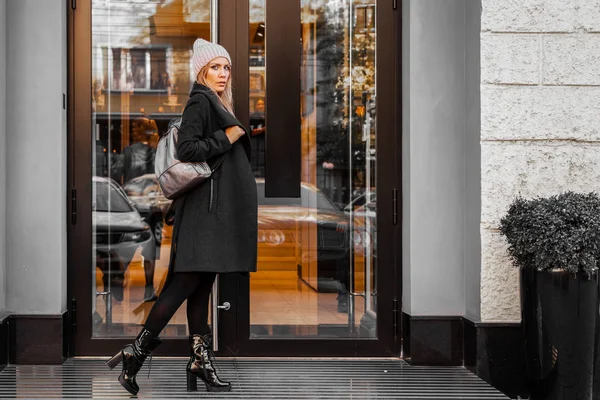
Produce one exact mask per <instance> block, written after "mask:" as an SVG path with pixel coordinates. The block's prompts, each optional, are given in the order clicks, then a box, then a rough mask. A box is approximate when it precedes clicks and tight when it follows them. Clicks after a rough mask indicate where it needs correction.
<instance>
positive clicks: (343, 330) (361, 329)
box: [249, 0, 377, 339]
mask: <svg viewBox="0 0 600 400" xmlns="http://www.w3.org/2000/svg"><path fill="white" fill-rule="evenodd" d="M301 5H302V14H301V21H300V26H301V34H302V49H303V53H302V64H301V77H300V79H301V88H302V93H301V96H302V98H301V110H298V112H300V113H301V116H302V126H301V131H302V188H301V198H299V199H289V198H265V196H264V179H263V178H264V140H265V136H267V135H269V134H277V133H276V132H273V133H271V132H269V131H268V127H266V126H265V117H264V104H265V100H266V104H267V107H268V104H269V99H265V90H264V88H265V85H266V84H267V83H268V75H267V71H265V57H267V56H268V55H267V54H265V38H266V40H268V35H269V27H268V21H266V18H265V1H264V0H251V1H250V32H249V33H250V35H249V37H250V71H249V74H250V75H249V79H250V112H251V117H250V121H251V122H250V124H251V128H252V140H253V160H252V167H253V170H254V173H255V176H256V177H257V178H256V179H257V185H258V203H259V239H258V241H259V243H258V249H259V251H258V256H259V258H258V271H257V272H256V273H253V274H251V279H250V285H251V286H250V289H251V291H250V293H251V294H250V297H251V298H250V313H251V315H250V324H251V337H253V338H282V337H284V338H294V337H316V338H367V339H368V338H376V337H377V332H376V317H377V314H376V312H377V290H376V286H375V282H376V278H377V251H376V248H377V246H376V243H377V237H376V232H377V229H376V187H375V183H376V161H375V160H376V154H375V145H376V115H375V104H376V100H375V99H376V96H375V95H376V93H375V37H376V30H375V0H338V1H329V2H325V1H320V0H319V1H317V0H315V1H310V0H302V1H301ZM271 101H276V100H273V99H271ZM267 113H268V110H267ZM274 118H275V117H274Z"/></svg>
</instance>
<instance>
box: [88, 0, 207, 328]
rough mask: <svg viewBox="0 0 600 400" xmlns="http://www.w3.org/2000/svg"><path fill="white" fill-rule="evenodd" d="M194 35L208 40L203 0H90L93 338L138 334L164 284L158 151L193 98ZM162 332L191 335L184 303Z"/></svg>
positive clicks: (165, 238)
mask: <svg viewBox="0 0 600 400" xmlns="http://www.w3.org/2000/svg"><path fill="white" fill-rule="evenodd" d="M198 37H202V38H204V39H207V40H210V1H209V0H93V1H92V82H91V84H92V88H93V90H92V93H93V99H92V107H93V114H92V115H93V120H92V135H93V141H92V142H93V148H92V152H93V158H92V163H93V166H92V167H93V174H94V177H93V180H92V184H93V186H92V187H93V193H92V199H93V240H94V243H93V249H94V252H93V260H92V268H93V271H94V273H93V274H92V275H93V279H94V282H93V283H94V284H93V293H92V294H91V295H92V296H93V304H94V307H93V315H92V318H93V332H94V336H95V337H118V336H130V335H136V334H137V333H138V332H139V329H140V326H141V324H143V323H144V321H145V319H146V317H147V314H148V312H149V311H150V308H151V306H152V304H153V302H152V301H150V302H145V301H144V300H145V299H146V300H151V298H152V295H153V293H154V292H155V291H159V290H160V288H161V287H162V285H164V281H165V278H166V274H167V270H168V263H169V255H170V250H171V228H170V227H169V226H166V225H165V224H164V215H165V212H166V210H167V208H168V207H169V204H170V201H169V200H167V199H166V198H165V197H164V196H163V194H162V192H161V190H160V188H159V186H158V183H157V181H156V178H155V176H154V151H155V148H156V144H157V142H158V139H159V137H160V135H161V134H163V133H165V132H166V129H167V126H168V124H169V122H170V121H171V120H172V119H173V118H175V117H178V116H179V115H180V113H181V112H182V107H183V105H185V102H186V100H187V98H188V96H189V91H190V88H191V85H192V84H193V77H191V76H190V75H191V74H190V59H191V54H192V45H193V43H194V40H195V39H196V38H198ZM209 321H210V318H209ZM161 336H166V337H184V336H187V329H186V312H185V306H182V307H181V308H180V309H179V311H178V312H177V314H176V315H175V316H174V317H173V319H172V320H171V322H170V324H169V325H168V326H167V328H166V329H165V331H164V332H163V334H162V335H161Z"/></svg>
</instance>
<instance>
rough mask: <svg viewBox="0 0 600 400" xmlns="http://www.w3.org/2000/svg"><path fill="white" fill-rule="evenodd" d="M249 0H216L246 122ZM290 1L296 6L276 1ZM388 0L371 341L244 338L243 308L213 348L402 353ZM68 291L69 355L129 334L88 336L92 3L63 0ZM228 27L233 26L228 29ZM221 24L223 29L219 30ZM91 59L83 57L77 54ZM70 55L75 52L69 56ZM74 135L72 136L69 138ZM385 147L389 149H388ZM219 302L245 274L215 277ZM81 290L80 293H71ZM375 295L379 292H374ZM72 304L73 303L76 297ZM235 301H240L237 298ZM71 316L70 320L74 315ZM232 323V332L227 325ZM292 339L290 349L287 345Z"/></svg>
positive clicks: (248, 352)
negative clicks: (65, 1) (65, 15)
mask: <svg viewBox="0 0 600 400" xmlns="http://www.w3.org/2000/svg"><path fill="white" fill-rule="evenodd" d="M248 1H249V0H221V1H220V13H219V19H220V24H219V26H220V32H219V38H220V43H221V44H223V45H224V46H225V47H226V48H227V49H228V50H229V51H230V54H231V55H232V57H233V58H234V60H233V62H234V65H235V68H234V79H235V82H236V84H235V85H234V88H235V89H234V90H235V93H234V96H235V99H236V114H237V115H238V116H241V118H240V119H241V122H242V123H244V124H245V125H248V123H249V97H248V59H249V57H248V45H247V44H248V39H249V38H248V30H249V29H248V24H249V16H248ZM281 1H298V0H281ZM395 3H396V2H391V1H384V0H378V1H377V7H376V10H377V11H376V13H377V17H376V18H377V43H376V47H377V76H378V78H377V95H378V99H377V135H378V140H377V157H378V158H377V171H378V173H377V186H376V187H377V191H378V200H377V229H378V248H379V249H387V251H378V259H379V260H378V268H379V269H380V271H382V268H385V271H386V274H382V273H380V274H378V280H377V287H378V292H379V295H380V298H379V300H378V310H377V332H378V339H373V340H367V339H361V340H352V339H334V340H327V339H318V338H316V339H249V327H250V326H249V318H250V317H249V304H248V303H249V302H248V301H246V302H245V303H246V304H245V305H244V307H237V306H235V305H234V307H233V308H232V310H230V311H229V312H225V313H221V315H220V318H219V325H220V329H219V332H220V343H221V346H220V352H219V353H221V354H222V355H235V356H330V357H343V356H369V357H373V356H393V357H398V356H400V353H401V337H402V335H401V326H400V325H401V318H400V313H401V302H402V270H401V263H402V251H401V249H402V222H401V214H400V212H401V204H402V199H401V193H402V189H401V188H402V181H401V177H402V170H401V168H402V158H401V157H402V147H401V145H402V138H401V130H402V73H401V71H402V51H401V49H402V22H401V21H402V16H401V9H400V8H397V9H394V8H393V7H394V5H393V4H395ZM68 4H69V6H68V9H69V10H68V144H67V149H68V166H67V179H68V183H69V189H68V190H69V192H68V199H69V201H68V204H67V208H68V218H69V219H68V221H67V243H68V266H67V271H68V286H67V300H68V301H67V304H68V312H69V321H71V326H72V328H73V330H72V332H71V334H70V335H69V336H71V340H70V343H69V356H75V355H77V356H79V355H88V356H99V355H103V356H106V355H109V354H111V353H112V352H114V351H116V350H117V349H119V348H121V347H122V346H124V345H125V344H127V343H128V342H130V341H131V339H128V338H116V339H91V332H92V320H91V317H90V314H91V309H92V296H91V288H90V290H89V291H87V294H86V292H85V291H84V290H83V289H81V288H82V287H83V288H88V286H90V283H91V279H90V271H91V269H90V268H89V263H90V259H91V258H90V255H91V254H92V250H93V249H92V230H91V227H92V209H91V203H92V202H91V196H92V186H91V183H92V181H91V179H90V178H91V176H92V163H91V162H90V161H91V157H92V143H91V135H90V134H89V129H90V127H91V121H92V110H91V103H90V102H91V98H92V93H91V52H90V51H89V49H90V46H91V33H92V32H91V0H80V1H78V2H77V8H76V10H73V9H72V8H71V1H70V0H68ZM232 21H233V23H232ZM225 27H227V29H225ZM87 53H90V56H89V57H85V56H84V57H82V56H81V55H82V54H83V55H85V54H87ZM76 55H77V56H76ZM77 132H80V133H79V134H77ZM391 144H392V145H393V146H392V147H393V150H390V147H391ZM221 282H222V285H221V289H220V294H221V296H222V298H225V297H229V298H233V297H231V296H234V297H235V296H238V297H237V298H238V299H244V298H246V299H249V278H244V277H241V276H222V277H221ZM76 288H79V290H80V291H81V293H82V294H81V295H78V293H79V292H78V291H77V290H76ZM382 293H383V295H382ZM75 300H76V301H75ZM236 304H240V302H239V301H236ZM78 310H79V311H80V312H79V316H78V315H77V314H78V313H77V311H78ZM231 327H234V328H233V329H232V328H231ZM290 342H293V343H294V346H290V344H291V343H290ZM156 354H157V355H170V356H185V355H187V354H188V349H187V340H184V339H167V340H165V341H164V343H163V345H161V346H160V347H159V348H158V349H157V351H156Z"/></svg>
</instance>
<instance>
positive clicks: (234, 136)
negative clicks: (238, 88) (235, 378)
mask: <svg viewBox="0 0 600 400" xmlns="http://www.w3.org/2000/svg"><path fill="white" fill-rule="evenodd" d="M192 61H193V72H194V76H196V82H195V83H194V86H193V88H192V91H191V93H190V99H189V101H188V103H187V105H186V107H185V110H184V112H183V117H182V122H181V127H180V129H179V137H178V142H177V155H178V157H179V159H180V160H181V161H184V162H196V161H205V160H206V161H207V162H208V163H209V164H210V165H211V166H212V167H213V170H214V172H213V174H212V176H211V178H210V180H208V181H205V182H203V183H202V184H201V185H199V186H197V187H195V188H194V189H192V190H191V191H189V192H187V193H186V194H185V195H183V196H182V197H179V198H177V199H176V200H175V202H174V204H173V206H174V209H175V223H174V226H173V243H172V246H171V262H170V265H169V274H168V277H167V281H166V284H165V287H164V289H163V291H162V293H161V295H160V296H159V297H158V299H157V301H156V303H155V304H154V306H153V307H152V309H151V311H150V314H149V315H148V318H147V319H146V323H145V324H144V328H143V329H142V331H141V332H140V334H139V335H138V336H137V338H136V339H135V341H134V343H133V344H130V345H127V346H125V347H124V348H123V349H122V350H121V352H119V353H117V354H116V355H115V356H114V357H113V358H111V359H110V360H109V361H108V362H107V365H108V366H109V367H110V368H111V369H112V368H114V367H115V366H116V365H118V364H119V362H120V361H123V370H122V372H121V375H120V376H119V382H120V383H121V385H122V386H123V387H124V388H125V389H127V391H129V392H130V393H131V394H133V395H135V394H137V392H138V391H139V386H138V385H137V383H136V380H135V377H136V374H137V373H138V372H139V370H140V368H141V367H142V364H143V363H144V361H145V359H146V357H147V356H148V355H149V354H150V353H151V352H152V351H153V350H154V349H155V348H156V347H157V346H158V345H159V344H160V343H161V340H160V339H159V338H158V335H159V334H160V332H161V331H162V330H163V328H164V327H165V326H166V325H167V323H168V322H169V320H170V319H171V317H172V316H173V315H174V314H175V312H176V311H177V309H178V308H179V306H180V305H181V304H182V303H183V302H184V300H186V299H187V318H188V328H189V333H190V337H189V342H190V347H191V357H190V360H189V362H188V365H187V377H188V390H195V387H196V378H200V379H201V380H202V381H203V382H204V384H205V385H206V389H207V390H208V391H229V390H231V385H230V383H228V382H224V381H222V380H221V379H219V377H218V376H217V373H216V371H215V369H214V366H213V362H212V357H210V358H209V353H211V350H210V349H211V334H210V328H209V326H208V323H207V320H208V299H209V295H210V292H211V289H212V286H213V282H214V280H215V276H216V274H217V273H230V272H242V273H248V272H253V271H256V243H257V212H258V211H257V209H258V207H257V194H256V183H255V180H254V176H253V174H252V169H251V168H250V162H249V159H250V139H249V135H248V133H247V131H246V130H245V129H244V128H243V127H242V125H241V124H240V122H239V121H238V120H237V119H236V118H235V117H234V115H233V101H232V94H231V58H230V57H229V54H228V53H227V51H226V50H225V49H224V48H223V47H221V46H219V45H217V44H214V43H210V42H207V41H205V40H202V39H198V40H196V42H195V43H194V54H193V60H192Z"/></svg>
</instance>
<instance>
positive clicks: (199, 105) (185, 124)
mask: <svg viewBox="0 0 600 400" xmlns="http://www.w3.org/2000/svg"><path fill="white" fill-rule="evenodd" d="M199 97H200V98H199V99H198V100H197V101H194V102H193V103H191V104H190V105H188V106H187V107H186V109H185V110H184V111H183V116H182V119H181V127H180V128H179V135H178V139H177V157H178V158H179V160H180V161H183V162H200V161H206V160H210V159H211V158H213V157H215V156H218V155H219V154H223V153H225V152H226V151H227V150H229V149H230V148H231V143H230V142H229V139H228V138H227V135H225V132H224V131H223V130H218V131H216V132H214V133H212V135H210V136H208V135H209V132H206V125H207V124H206V122H207V114H208V112H210V107H211V106H210V104H209V102H208V100H207V99H205V98H204V97H202V96H199Z"/></svg>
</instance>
